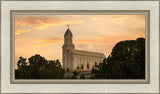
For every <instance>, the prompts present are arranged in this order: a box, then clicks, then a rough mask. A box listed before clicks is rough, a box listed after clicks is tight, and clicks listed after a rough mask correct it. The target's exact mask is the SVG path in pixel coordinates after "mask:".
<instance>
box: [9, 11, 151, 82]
mask: <svg viewBox="0 0 160 94" xmlns="http://www.w3.org/2000/svg"><path fill="white" fill-rule="evenodd" d="M10 15H11V16H10V23H11V24H10V28H11V30H10V34H11V35H10V36H11V40H10V43H11V44H10V45H11V48H10V50H11V61H12V62H11V63H10V66H11V68H10V69H11V70H10V73H11V74H10V75H11V84H149V82H150V79H149V78H150V71H149V70H150V69H149V67H150V66H149V65H150V62H149V61H150V48H149V47H150V46H149V45H150V42H149V40H150V37H149V34H150V22H149V21H150V11H149V10H112V11H109V10H76V11H75V10H67V11H66V10H65V11H63V10H11V11H10ZM15 15H145V39H146V41H145V46H146V47H145V48H146V49H145V52H146V53H145V61H146V62H145V79H85V80H81V79H15V78H14V74H15V72H14V71H15V57H14V56H15V52H14V51H15V32H14V31H15V28H14V27H15V25H14V22H15V20H14V19H15Z"/></svg>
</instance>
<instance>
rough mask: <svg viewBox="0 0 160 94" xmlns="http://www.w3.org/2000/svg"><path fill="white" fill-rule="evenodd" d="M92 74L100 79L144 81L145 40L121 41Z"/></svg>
mask: <svg viewBox="0 0 160 94" xmlns="http://www.w3.org/2000/svg"><path fill="white" fill-rule="evenodd" d="M92 73H93V74H95V77H94V78H99V79H144V78H145V39H144V38H138V39H136V40H126V41H120V42H119V43H117V44H116V45H115V46H114V48H113V49H112V52H111V54H110V55H109V56H108V58H106V59H104V60H103V63H100V64H99V69H98V70H92ZM92 78H93V77H92Z"/></svg>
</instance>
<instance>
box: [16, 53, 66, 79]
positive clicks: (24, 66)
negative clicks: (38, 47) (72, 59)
mask: <svg viewBox="0 0 160 94" xmlns="http://www.w3.org/2000/svg"><path fill="white" fill-rule="evenodd" d="M28 60H29V62H28V63H26V59H25V58H23V57H20V58H19V60H18V63H17V65H18V68H17V69H16V70H15V78H16V79H61V78H63V77H64V73H65V71H64V69H62V66H61V64H60V62H59V60H56V61H52V60H51V61H47V60H46V59H45V58H44V57H42V56H40V55H37V54H36V55H35V56H32V57H30V58H29V59H28Z"/></svg>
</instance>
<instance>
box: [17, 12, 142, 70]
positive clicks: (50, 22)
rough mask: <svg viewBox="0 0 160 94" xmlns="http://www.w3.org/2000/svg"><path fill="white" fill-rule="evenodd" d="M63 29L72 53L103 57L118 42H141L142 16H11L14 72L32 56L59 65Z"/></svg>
mask: <svg viewBox="0 0 160 94" xmlns="http://www.w3.org/2000/svg"><path fill="white" fill-rule="evenodd" d="M67 25H69V28H70V30H71V32H72V34H73V43H74V45H75V49H78V50H87V51H94V52H101V53H104V54H105V55H106V57H108V55H109V54H110V53H111V51H112V48H113V47H114V46H115V44H116V43H117V42H119V41H123V40H135V39H137V38H138V37H143V38H145V15H15V68H17V61H18V59H19V57H20V56H22V57H24V58H27V59H28V58H29V57H31V56H34V55H35V54H40V55H41V56H43V57H45V58H46V59H47V60H57V59H59V60H60V62H61V61H62V46H63V43H64V33H65V32H66V30H67V28H68V27H67ZM27 62H28V61H27Z"/></svg>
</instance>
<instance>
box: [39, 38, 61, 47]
mask: <svg viewBox="0 0 160 94" xmlns="http://www.w3.org/2000/svg"><path fill="white" fill-rule="evenodd" d="M36 42H38V43H36V46H50V45H54V44H58V43H62V42H63V39H62V38H61V37H49V38H46V39H40V40H36Z"/></svg>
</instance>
